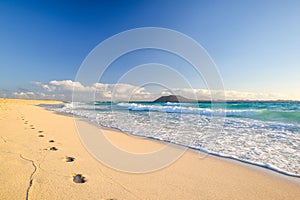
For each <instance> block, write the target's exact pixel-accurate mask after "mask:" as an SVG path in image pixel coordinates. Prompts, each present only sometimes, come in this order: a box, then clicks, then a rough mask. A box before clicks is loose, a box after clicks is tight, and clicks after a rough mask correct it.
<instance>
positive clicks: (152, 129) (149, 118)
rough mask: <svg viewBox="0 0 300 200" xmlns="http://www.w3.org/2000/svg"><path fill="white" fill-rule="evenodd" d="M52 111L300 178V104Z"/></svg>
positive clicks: (96, 105)
mask: <svg viewBox="0 0 300 200" xmlns="http://www.w3.org/2000/svg"><path fill="white" fill-rule="evenodd" d="M51 109H52V110H55V111H58V112H63V113H71V114H74V115H76V116H79V117H83V118H86V119H88V120H90V121H91V122H94V123H97V124H99V125H100V126H105V127H109V128H115V129H118V130H121V131H124V132H127V133H129V134H132V135H137V136H143V137H149V138H152V139H157V140H163V141H167V142H172V143H175V144H178V145H183V146H187V147H189V148H193V149H196V150H199V151H202V152H207V153H209V154H213V155H217V156H222V157H228V158H231V159H235V160H240V161H242V162H246V163H251V164H255V165H258V166H262V167H265V168H268V169H271V170H274V171H277V172H280V173H283V174H286V175H291V176H296V177H300V103H299V102H228V103H213V104H211V103H205V102H203V103H170V102H168V103H147V102H139V103H137V102H129V103H110V102H108V103H101V102H89V103H86V102H85V103H84V102H77V103H70V104H65V105H64V106H62V107H52V108H51Z"/></svg>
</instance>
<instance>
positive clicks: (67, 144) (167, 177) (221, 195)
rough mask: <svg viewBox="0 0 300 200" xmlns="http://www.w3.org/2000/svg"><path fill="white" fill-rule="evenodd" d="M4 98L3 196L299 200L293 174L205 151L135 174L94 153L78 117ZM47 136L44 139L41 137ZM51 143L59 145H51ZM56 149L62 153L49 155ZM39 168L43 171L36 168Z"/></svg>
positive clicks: (153, 144) (121, 136)
mask: <svg viewBox="0 0 300 200" xmlns="http://www.w3.org/2000/svg"><path fill="white" fill-rule="evenodd" d="M5 101H6V103H3V99H0V109H1V110H2V112H1V113H0V129H1V130H3V131H1V132H2V133H0V136H1V138H2V140H0V150H1V151H0V154H1V156H0V159H1V163H3V164H2V165H1V166H0V171H1V172H5V173H3V175H2V176H1V177H0V181H2V183H3V187H1V188H0V194H1V197H3V199H20V198H24V197H25V196H26V190H27V189H28V188H29V192H28V193H27V195H28V197H29V198H33V199H64V198H66V199H70V198H72V199H101V198H115V199H183V198H187V199H199V198H200V197H202V198H203V199H228V198H232V199H297V198H299V197H300V192H299V191H300V190H299V189H300V185H299V183H298V182H293V181H290V180H288V179H289V178H284V177H287V176H286V175H282V174H278V173H276V172H272V171H270V170H269V169H264V168H261V167H257V166H250V165H249V164H245V163H240V162H238V161H234V160H230V159H227V158H220V157H217V156H212V155H209V156H207V157H205V159H203V160H199V151H195V150H188V151H186V152H185V153H184V154H183V155H182V156H181V157H180V158H179V159H178V160H176V161H175V162H174V163H172V164H171V165H169V166H167V167H166V168H163V169H160V170H158V171H155V172H150V173H146V174H130V173H124V172H120V171H116V170H114V169H111V168H109V167H107V166H105V165H103V164H102V163H101V162H99V161H97V160H96V159H94V158H93V157H92V155H90V154H89V153H88V152H87V150H86V149H85V148H84V147H83V145H82V142H81V141H80V140H79V138H78V133H77V132H76V127H75V122H74V119H73V118H72V117H70V116H65V115H61V114H56V113H54V112H52V111H48V110H46V109H44V108H41V107H39V106H33V105H28V104H37V102H43V101H24V100H5ZM5 104H6V105H5ZM26 121H27V122H28V123H25V122H26ZM85 126H86V128H85V130H86V131H87V132H88V131H96V132H98V133H99V127H96V126H95V125H92V124H88V123H86V122H85ZM40 131H41V132H40ZM101 132H103V134H105V135H106V136H107V137H109V139H110V140H111V141H113V142H114V144H116V145H118V146H119V147H121V148H123V149H125V150H128V151H129V152H132V151H133V152H135V151H140V152H143V151H148V152H149V151H150V152H151V151H152V150H153V149H159V148H162V147H163V146H164V144H162V142H160V141H158V140H157V141H154V140H150V139H148V138H137V136H131V135H128V134H126V133H122V132H117V131H114V130H102V131H101ZM41 134H42V135H43V137H39V135H41ZM50 140H54V141H55V142H54V143H49V141H50ZM52 146H54V147H56V148H57V150H56V151H52V150H50V148H51V147H52ZM20 155H21V156H22V157H23V158H25V159H27V161H26V160H24V159H21V158H20ZM65 156H71V157H74V158H75V160H74V162H71V163H67V162H65V160H64V159H65ZM28 160H30V161H28ZM31 161H32V162H31ZM33 164H34V165H35V166H36V171H33V170H34V169H33ZM32 173H33V174H32ZM73 173H77V174H82V175H83V176H84V177H85V178H86V182H85V183H82V184H77V183H74V182H73V181H72V179H73V178H72V177H73ZM30 174H32V175H31V176H30ZM296 179H298V178H296ZM13 188H14V190H15V191H14V192H12V189H13Z"/></svg>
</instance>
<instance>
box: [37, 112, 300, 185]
mask: <svg viewBox="0 0 300 200" xmlns="http://www.w3.org/2000/svg"><path fill="white" fill-rule="evenodd" d="M41 107H42V108H45V107H43V106H41ZM46 110H48V109H47V108H46ZM50 111H51V110H50ZM54 112H55V113H56V114H58V115H64V116H69V117H73V118H76V119H79V120H82V121H84V122H86V123H89V124H91V125H93V126H95V127H97V128H99V129H103V130H110V131H117V132H120V133H122V134H126V135H128V136H131V137H137V138H141V139H148V140H152V141H156V142H159V143H163V144H172V145H176V146H179V147H182V148H185V149H186V150H190V151H195V152H197V153H200V154H208V155H210V156H214V157H216V158H220V159H224V160H227V161H232V162H236V163H237V164H244V166H246V167H254V168H255V167H257V170H266V172H271V173H270V174H273V173H274V175H275V176H276V175H279V177H280V175H282V178H285V179H288V180H289V181H292V182H294V183H297V184H300V175H296V174H291V173H288V172H285V171H281V170H280V169H276V168H274V167H268V166H266V165H264V164H258V163H255V162H251V161H247V160H241V159H239V158H235V157H232V156H226V155H221V154H218V153H213V152H207V151H205V150H202V149H197V148H194V147H190V146H186V145H181V144H178V143H173V142H170V141H165V140H160V139H157V138H154V137H146V136H142V135H133V134H130V133H127V132H124V131H122V130H120V129H118V128H111V127H105V126H102V125H100V124H98V123H96V122H92V121H89V120H88V119H86V118H83V117H80V116H76V115H74V114H71V113H62V112H56V111H54Z"/></svg>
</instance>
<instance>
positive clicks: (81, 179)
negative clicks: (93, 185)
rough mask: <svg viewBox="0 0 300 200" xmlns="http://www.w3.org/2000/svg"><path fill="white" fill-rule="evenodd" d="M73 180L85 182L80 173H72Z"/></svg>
mask: <svg viewBox="0 0 300 200" xmlns="http://www.w3.org/2000/svg"><path fill="white" fill-rule="evenodd" d="M73 182H74V183H85V182H86V179H85V177H84V176H82V174H74V175H73Z"/></svg>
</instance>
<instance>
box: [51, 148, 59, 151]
mask: <svg viewBox="0 0 300 200" xmlns="http://www.w3.org/2000/svg"><path fill="white" fill-rule="evenodd" d="M57 150H58V149H57V148H56V147H50V151H57Z"/></svg>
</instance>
